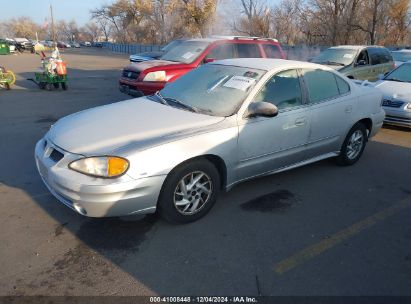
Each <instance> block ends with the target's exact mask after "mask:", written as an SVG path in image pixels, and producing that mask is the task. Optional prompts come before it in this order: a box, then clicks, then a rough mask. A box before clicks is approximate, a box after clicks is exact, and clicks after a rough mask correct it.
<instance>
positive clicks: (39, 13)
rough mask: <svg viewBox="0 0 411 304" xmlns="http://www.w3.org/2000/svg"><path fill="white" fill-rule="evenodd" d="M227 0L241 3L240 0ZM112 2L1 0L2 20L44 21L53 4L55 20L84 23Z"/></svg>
mask: <svg viewBox="0 0 411 304" xmlns="http://www.w3.org/2000/svg"><path fill="white" fill-rule="evenodd" d="M225 1H227V2H232V3H234V2H237V3H239V0H225ZM112 2H113V0H0V8H1V9H0V11H1V13H0V21H4V20H7V19H11V18H16V17H21V16H28V17H31V18H32V19H33V20H34V21H36V22H38V23H44V22H45V19H46V18H47V17H48V16H49V15H50V13H49V7H50V4H52V5H53V13H54V19H55V20H60V19H65V20H67V21H70V20H73V19H74V20H76V22H77V23H78V24H79V25H82V24H84V23H87V22H88V21H89V20H90V14H89V12H90V10H91V9H94V8H96V7H100V6H101V5H103V4H107V3H112ZM278 2H280V0H267V3H270V4H275V3H278Z"/></svg>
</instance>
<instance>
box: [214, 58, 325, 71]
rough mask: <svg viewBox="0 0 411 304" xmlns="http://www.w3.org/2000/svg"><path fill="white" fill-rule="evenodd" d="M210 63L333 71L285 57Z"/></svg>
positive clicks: (253, 67) (259, 68)
mask: <svg viewBox="0 0 411 304" xmlns="http://www.w3.org/2000/svg"><path fill="white" fill-rule="evenodd" d="M210 64H220V65H231V66H238V67H244V68H250V69H257V70H264V71H271V70H279V69H283V68H290V69H291V68H307V69H318V68H320V69H323V70H329V71H333V69H332V68H329V67H326V66H324V65H320V64H316V63H311V62H305V61H295V60H286V59H271V58H235V59H224V60H218V61H215V62H212V63H210Z"/></svg>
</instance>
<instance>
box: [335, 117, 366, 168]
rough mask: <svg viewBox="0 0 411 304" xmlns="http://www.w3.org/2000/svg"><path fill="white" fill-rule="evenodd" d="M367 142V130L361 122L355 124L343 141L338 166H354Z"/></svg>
mask: <svg viewBox="0 0 411 304" xmlns="http://www.w3.org/2000/svg"><path fill="white" fill-rule="evenodd" d="M367 141H368V135H367V128H366V127H365V126H364V124H362V123H361V122H358V123H356V124H355V125H354V126H353V127H352V128H351V130H350V131H349V132H348V134H347V136H346V138H345V140H344V143H343V145H342V147H341V151H340V155H339V156H338V157H337V163H338V164H339V165H340V166H351V165H353V164H355V163H356V162H357V161H358V160H359V159H360V157H361V155H362V153H363V152H364V149H365V146H366V144H367Z"/></svg>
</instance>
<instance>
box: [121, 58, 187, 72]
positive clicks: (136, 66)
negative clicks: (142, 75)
mask: <svg viewBox="0 0 411 304" xmlns="http://www.w3.org/2000/svg"><path fill="white" fill-rule="evenodd" d="M174 64H181V62H175V61H167V60H150V61H143V62H139V63H132V64H130V65H128V66H127V67H125V68H124V69H125V70H128V71H135V72H142V71H144V70H147V69H149V68H153V67H157V66H165V65H174Z"/></svg>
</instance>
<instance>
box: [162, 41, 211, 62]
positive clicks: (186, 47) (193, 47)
mask: <svg viewBox="0 0 411 304" xmlns="http://www.w3.org/2000/svg"><path fill="white" fill-rule="evenodd" d="M208 45H209V42H206V41H182V42H181V43H180V44H178V45H176V46H174V47H172V48H171V50H169V51H168V52H167V53H165V54H164V55H163V56H161V58H160V59H163V60H169V61H176V62H182V63H192V62H193V61H194V60H196V59H197V57H198V56H199V55H200V54H201V53H202V52H203V51H204V50H205V49H206V47H207V46H208Z"/></svg>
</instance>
